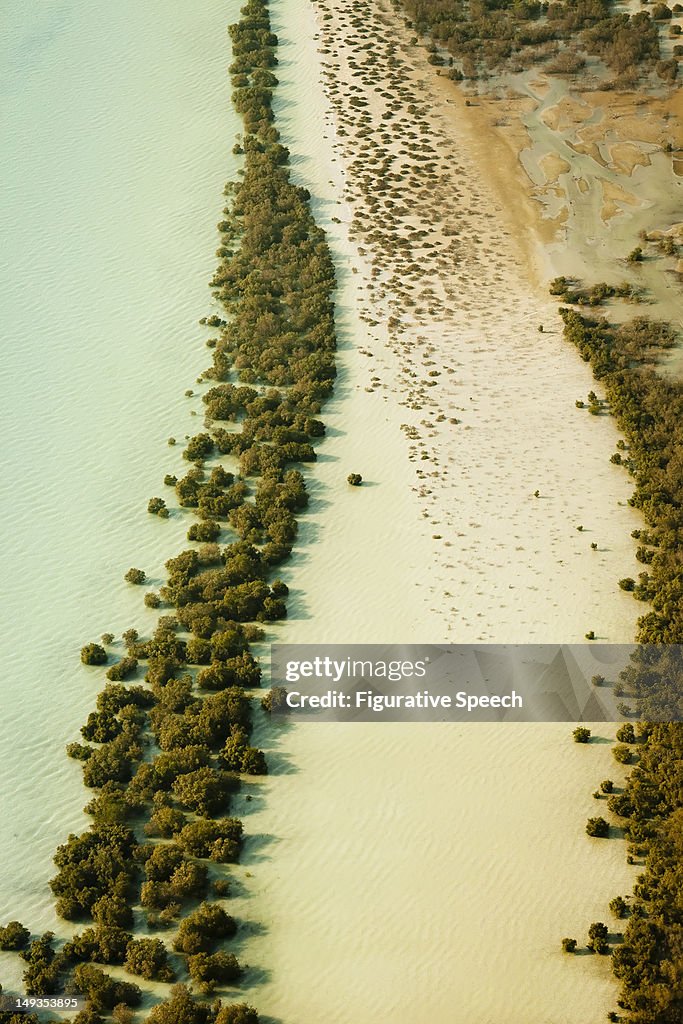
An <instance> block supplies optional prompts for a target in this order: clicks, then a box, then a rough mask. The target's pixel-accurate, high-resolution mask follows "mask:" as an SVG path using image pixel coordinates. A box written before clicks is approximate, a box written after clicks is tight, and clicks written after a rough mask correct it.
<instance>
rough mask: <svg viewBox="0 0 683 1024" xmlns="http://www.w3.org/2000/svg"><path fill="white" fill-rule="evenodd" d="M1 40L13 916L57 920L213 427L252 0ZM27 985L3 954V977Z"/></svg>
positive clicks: (29, 8)
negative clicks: (105, 636) (108, 687)
mask: <svg viewBox="0 0 683 1024" xmlns="http://www.w3.org/2000/svg"><path fill="white" fill-rule="evenodd" d="M3 8H4V10H3V22H4V28H3V34H2V39H1V40H0V51H1V52H0V68H2V69H3V70H2V72H1V73H0V104H1V105H2V109H3V110H4V116H3V122H2V127H1V128H0V147H1V150H2V152H3V155H4V157H5V161H4V163H5V170H4V173H3V181H2V186H1V188H2V191H1V198H0V228H1V231H2V238H3V245H2V250H1V251H0V264H1V266H2V272H1V274H0V309H1V310H2V322H3V333H2V339H1V341H0V345H1V358H0V378H1V387H2V402H1V403H0V417H1V420H2V427H1V429H2V434H1V436H2V439H3V470H2V472H3V484H4V486H3V489H2V499H0V500H1V501H2V506H1V514H2V518H3V527H4V529H3V531H2V566H3V576H4V579H3V586H2V588H1V590H2V597H1V599H0V600H1V601H2V607H1V611H0V616H1V618H0V621H1V622H2V629H1V631H0V645H1V652H0V663H1V664H2V666H3V671H2V676H1V678H0V695H1V697H2V715H0V744H1V746H0V749H2V752H3V771H2V775H1V776H0V864H2V868H3V870H2V872H0V922H2V921H4V920H7V919H8V918H14V917H19V918H20V919H21V920H23V921H24V922H25V923H26V924H27V926H28V927H30V928H31V930H32V931H37V930H39V929H41V928H46V927H54V925H55V924H56V921H55V919H54V917H53V912H52V903H51V899H50V894H49V890H48V888H47V880H48V878H49V877H50V875H51V874H52V864H51V858H52V853H53V851H54V848H55V846H56V845H57V843H58V842H59V841H60V840H62V839H63V838H64V837H65V836H66V834H68V832H69V831H70V830H73V829H75V828H79V827H81V825H82V824H83V823H84V821H85V819H84V817H83V816H82V814H81V812H80V808H81V807H82V805H83V804H84V802H85V799H86V791H85V790H84V789H83V787H82V784H81V780H80V770H79V768H78V766H77V765H76V764H74V763H73V762H70V761H69V760H68V759H67V758H66V757H65V755H64V745H65V744H66V743H67V742H68V741H70V740H71V739H74V738H77V736H78V728H79V726H80V724H81V723H82V721H83V718H84V716H85V714H86V712H87V711H88V710H89V708H90V707H91V706H92V703H93V701H94V697H95V694H96V692H97V689H98V688H99V685H100V682H101V675H99V674H97V673H93V672H92V670H88V669H86V668H84V667H83V666H81V665H80V664H79V659H78V651H79V648H80V646H81V644H82V643H84V642H85V641H87V640H90V639H96V638H98V637H99V635H100V634H101V633H102V632H104V631H108V630H111V631H112V632H114V633H116V634H117V635H118V634H120V632H121V630H122V629H125V628H126V627H128V626H130V625H134V624H135V625H140V624H141V623H142V624H143V625H144V623H145V622H146V621H151V613H149V612H147V613H145V610H144V608H143V607H142V593H141V591H140V589H139V588H134V587H130V586H128V585H127V584H125V583H124V582H123V579H122V577H123V573H124V572H125V571H126V569H128V568H129V567H130V566H131V565H137V566H141V567H142V568H144V569H146V570H147V572H148V574H149V575H151V577H152V579H154V578H155V577H156V578H157V579H158V577H159V575H160V570H161V567H162V565H163V561H164V560H165V559H166V558H168V557H169V554H171V553H172V552H173V550H174V549H175V548H177V547H179V546H180V544H181V542H182V539H183V537H184V533H185V528H186V527H185V525H184V522H183V520H182V519H180V518H174V517H171V519H170V520H169V521H167V522H163V521H161V520H158V519H156V518H154V517H151V516H148V515H147V514H146V511H145V508H146V502H147V499H148V498H149V497H150V496H151V495H154V494H160V493H163V485H162V480H163V475H164V473H165V472H168V471H170V470H171V469H172V468H177V467H178V465H179V463H180V451H179V449H178V448H176V449H172V448H169V447H168V446H167V445H166V439H167V437H168V436H169V435H175V436H177V437H178V438H179V439H182V437H183V436H184V434H186V433H189V432H190V431H193V432H194V430H195V429H196V427H197V424H198V422H200V421H198V420H197V419H193V418H192V417H191V413H190V410H191V409H192V408H193V407H194V408H197V409H198V408H199V406H198V404H197V399H190V400H188V399H186V398H184V397H183V393H184V391H185V389H186V388H187V387H191V386H192V384H193V382H194V380H195V378H196V377H197V375H198V373H199V372H201V370H202V369H203V368H204V367H205V366H206V365H207V364H208V363H209V358H208V353H206V352H205V350H204V348H203V341H204V339H203V336H202V331H201V329H200V328H198V327H197V320H198V319H199V317H200V316H203V315H205V314H206V313H207V312H209V311H210V308H211V307H210V293H209V291H208V288H207V282H208V280H209V278H210V276H211V273H212V270H213V265H214V262H215V257H214V251H215V249H216V246H217V233H216V228H215V225H216V222H217V220H218V219H219V216H220V210H221V206H222V187H223V184H224V182H225V180H226V179H227V178H228V177H229V176H230V175H231V174H232V173H233V170H234V161H233V157H232V155H231V148H232V144H233V141H234V132H235V131H236V130H237V127H238V126H237V123H236V120H235V117H234V114H233V112H232V108H231V106H230V96H229V93H230V89H229V82H228V78H227V65H228V63H229V46H228V37H227V34H226V26H227V24H228V23H229V22H230V21H231V20H234V18H235V15H236V13H237V9H238V4H237V3H236V2H233V0H231V2H229V3H226V2H224V0H196V2H195V3H193V4H191V5H190V4H186V3H181V2H179V0H176V2H172V3H170V4H169V3H162V2H161V0H146V2H145V3H143V4H140V3H136V2H134V0H119V2H118V3H116V4H109V3H104V2H103V0H90V2H87V3H86V2H84V0H61V2H60V0H34V2H33V3H32V4H30V5H27V4H25V3H20V2H18V0H6V2H5V4H4V5H3ZM13 977H16V973H15V968H14V967H13V965H12V964H11V963H10V962H8V959H7V957H3V960H2V961H1V962H0V979H1V980H2V981H3V982H8V981H10V980H11V979H12V978H13Z"/></svg>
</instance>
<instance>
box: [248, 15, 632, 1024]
mask: <svg viewBox="0 0 683 1024" xmlns="http://www.w3.org/2000/svg"><path fill="white" fill-rule="evenodd" d="M316 11H317V20H316V19H314V16H313V10H312V8H311V6H310V5H309V3H308V2H307V0H296V2H283V3H281V4H280V3H276V4H274V6H273V18H274V29H275V31H277V33H278V36H279V37H280V42H281V45H282V51H281V56H282V60H281V64H280V68H279V71H278V74H279V77H280V79H281V82H282V86H283V90H284V93H283V95H284V96H285V97H286V103H283V102H281V103H280V106H279V108H278V110H277V114H278V119H279V123H280V124H281V127H282V129H283V134H284V139H285V141H286V143H287V145H288V146H289V147H290V148H291V150H292V157H293V167H294V173H295V176H296V178H297V180H299V181H301V182H302V183H303V184H305V185H306V186H307V187H309V188H310V190H311V192H312V193H313V195H314V197H315V205H316V214H317V216H318V217H319V218H320V219H321V221H322V222H323V223H324V225H325V227H326V228H328V230H329V232H330V238H331V242H332V245H333V248H334V251H335V255H336V259H337V265H338V267H339V269H340V292H339V306H340V312H341V320H340V323H341V328H342V332H341V340H342V349H341V351H340V368H341V378H340V387H339V389H338V393H337V397H336V398H335V400H334V401H333V402H332V403H331V405H330V406H329V407H328V409H326V420H328V421H329V422H330V424H331V427H332V429H331V431H330V434H329V436H328V438H327V439H326V440H325V442H324V444H323V445H322V447H321V452H322V455H323V457H322V458H321V459H320V461H319V462H318V464H317V465H316V468H315V470H314V472H313V473H312V474H311V481H312V487H313V501H312V505H311V509H310V513H309V515H308V516H307V517H306V519H305V526H304V530H303V533H302V541H303V548H302V552H303V555H302V558H301V559H299V558H297V564H296V565H295V566H293V568H292V572H291V577H290V579H289V580H288V582H290V583H291V584H293V586H294V587H295V588H296V589H295V591H294V593H293V598H294V602H293V606H292V615H291V617H290V619H289V621H288V622H287V624H285V625H283V626H282V628H281V635H282V638H283V639H287V640H289V641H299V642H344V641H346V642H350V641H356V642H363V641H365V642H372V641H382V642H384V641H393V642H397V643H402V642H403V643H404V642H417V641H420V642H422V641H434V642H441V641H444V640H448V641H459V642H470V641H482V640H484V641H499V642H503V641H508V642H515V641H521V640H524V641H526V640H536V641H555V640H557V641H580V640H582V638H583V636H584V633H585V632H586V631H587V630H588V629H595V632H596V634H597V635H598V636H599V637H600V638H602V639H604V640H609V641H627V640H629V639H630V638H631V637H632V635H633V632H634V625H635V619H636V616H637V615H638V614H639V613H640V611H641V610H642V606H639V605H637V604H636V603H634V602H633V601H632V599H630V598H629V597H627V596H626V595H624V594H622V593H621V592H620V591H619V590H618V588H617V584H616V581H617V580H618V579H619V578H620V577H621V576H623V575H627V574H628V575H634V574H635V573H636V572H637V563H636V562H635V560H634V545H633V542H632V541H631V539H630V536H629V535H630V531H631V530H632V529H633V528H634V527H635V526H637V525H640V524H639V520H638V518H637V516H636V514H635V513H634V512H633V510H631V509H630V508H629V507H628V506H627V504H626V502H627V498H628V495H629V493H630V488H629V484H628V480H627V478H626V476H625V475H624V474H623V473H621V472H619V471H618V470H617V469H616V467H614V466H612V465H610V463H609V456H610V454H611V452H612V451H613V450H614V445H615V443H616V440H617V434H616V432H615V428H614V424H613V423H612V421H611V420H610V419H609V418H607V417H589V415H588V414H587V413H585V411H579V410H577V409H576V408H575V405H574V403H575V399H576V398H585V396H586V393H587V392H588V391H589V390H590V389H591V387H593V386H594V385H593V382H592V379H591V375H590V372H589V370H588V368H587V367H586V366H585V365H584V364H583V363H581V362H580V360H579V359H578V358H577V356H576V354H575V353H574V351H573V350H572V349H570V348H569V347H568V346H567V345H565V344H564V343H563V342H562V340H561V336H560V329H559V326H558V322H557V314H556V307H555V305H554V304H553V303H551V302H550V301H549V300H548V299H547V297H546V295H545V294H544V292H543V291H542V290H540V289H539V288H538V287H537V285H536V284H535V283H534V282H535V280H536V277H537V276H538V275H539V274H540V271H539V269H538V267H537V265H536V264H534V262H533V260H534V247H533V244H532V237H533V235H532V229H533V220H532V218H531V216H527V210H528V207H527V206H526V205H525V202H524V199H523V197H522V198H521V199H520V202H519V203H518V204H517V205H516V206H515V207H514V208H510V207H509V205H508V208H505V206H504V203H503V199H502V198H501V193H500V192H499V191H497V188H496V176H495V175H489V174H488V170H489V167H490V160H486V161H482V159H481V153H480V151H479V149H478V147H477V146H476V145H475V144H474V143H473V141H472V129H471V124H470V123H468V122H466V121H465V120H464V117H462V116H461V115H462V111H463V109H464V105H463V101H462V100H460V102H459V103H457V102H456V101H453V100H452V99H451V96H450V94H449V95H446V92H445V88H444V86H445V83H443V82H440V81H439V80H438V79H435V77H434V73H433V69H431V68H430V67H429V66H428V65H427V64H426V61H425V55H424V52H423V51H421V50H419V49H417V48H415V47H412V46H411V45H410V42H409V40H408V38H407V37H406V35H405V33H404V30H403V26H402V23H399V22H398V21H397V20H396V18H395V15H394V14H393V13H392V11H391V9H390V8H389V5H388V4H382V3H372V4H370V5H368V4H363V3H356V4H351V5H349V4H348V3H346V2H342V0H325V2H321V3H319V4H317V5H316ZM316 31H318V33H319V34H318V35H317V36H316ZM390 42H395V43H396V44H397V45H396V47H395V49H394V50H393V51H392V49H391V47H390ZM316 47H319V51H318V52H316ZM321 75H322V77H323V80H324V83H325V95H323V94H322V93H321V91H320V88H319V80H320V76H321ZM326 97H327V98H326ZM352 100H354V101H355V102H353V103H352V102H351V101H352ZM364 114H367V115H368V116H367V118H365V117H363V115H364ZM489 156H490V152H489ZM509 166H510V167H512V166H513V165H512V163H510V165H509ZM520 195H521V193H520ZM540 323H542V324H543V325H544V328H545V329H544V331H543V333H540V332H539V331H538V325H539V324H540ZM349 471H356V472H360V473H362V474H363V476H364V477H365V478H367V479H368V480H369V482H370V484H371V486H369V487H361V488H360V489H354V488H348V489H346V486H345V483H344V481H345V478H346V475H347V473H348V472H349ZM536 489H538V490H539V491H540V497H539V498H535V497H534V494H533V492H534V491H535V490H536ZM579 525H582V526H584V528H585V531H584V532H579V531H577V526H579ZM309 541H314V543H308V542H309ZM591 542H595V543H597V544H598V550H597V551H592V550H591V547H590V544H591ZM597 731H598V734H599V735H600V736H601V737H604V738H605V739H607V737H608V736H609V735H610V734H611V732H613V730H610V729H609V728H607V727H598V729H597ZM570 734H571V726H570V725H540V726H538V725H528V726H519V727H506V726H501V727H491V726H476V727H475V726H471V727H468V726H438V725H434V726H417V725H415V726H398V725H391V724H383V725H377V726H372V725H367V726H361V725H357V726H322V725H309V726H306V725H295V726H289V727H284V728H283V729H282V730H281V731H278V730H272V731H271V730H270V729H269V728H267V727H266V726H265V725H264V726H263V727H262V732H261V734H260V735H259V737H258V739H259V741H260V742H262V743H263V744H264V745H265V746H266V748H267V749H268V752H269V758H270V762H271V765H272V766H273V774H272V775H271V776H270V777H269V778H268V779H267V780H264V781H262V782H257V783H253V784H252V785H251V786H250V787H249V791H248V792H249V795H250V796H252V798H253V799H252V800H251V801H249V802H246V801H245V802H244V803H243V805H242V810H243V811H244V812H245V814H246V823H247V830H248V833H249V835H250V838H249V839H248V841H247V849H246V856H245V859H244V863H243V865H242V866H241V867H240V868H239V869H238V872H239V874H240V878H241V881H242V883H243V895H241V896H240V897H239V898H238V899H237V900H236V901H235V906H236V909H237V910H238V912H239V913H241V914H243V916H244V919H245V928H244V932H243V934H244V936H245V938H244V940H243V956H244V957H245V958H246V959H247V961H248V962H249V963H250V964H251V966H252V971H251V973H250V975H249V978H248V981H247V995H248V997H249V999H251V1000H253V1001H254V1002H255V1003H257V1005H258V1006H259V1007H260V1009H261V1010H262V1012H263V1013H264V1014H266V1015H267V1018H268V1015H270V1016H271V1017H272V1018H273V1019H275V1020H277V1021H293V1020H305V1021H306V1022H307V1024H318V1022H320V1024H322V1022H325V1024H334V1022H339V1024H341V1022H344V1024H346V1022H348V1021H349V1020H372V1021H373V1022H375V1024H385V1022H387V1024H388V1022H390V1021H391V1022H392V1024H396V1022H403V1021H411V1022H416V1024H422V1022H424V1024H445V1022H452V1021H453V1020H458V1021H460V1020H463V1021H464V1020H467V1021H469V1022H471V1024H500V1022H501V1021H505V1022H506V1024H546V1022H547V1024H583V1022H584V1021H585V1020H587V1019H591V1020H594V1019H604V1016H605V1013H606V1011H607V1009H609V1008H610V1007H611V1006H613V1005H614V999H615V988H614V985H613V982H612V980H611V977H610V974H609V967H608V963H607V962H606V960H604V959H602V958H597V957H588V956H587V957H582V958H580V959H573V958H569V957H566V956H564V955H563V954H562V953H561V952H560V945H559V943H560V939H561V938H562V936H563V935H565V934H567V935H572V934H575V935H576V937H577V938H579V940H580V941H585V935H586V930H587V927H588V925H589V924H590V923H591V921H593V920H603V919H604V920H606V921H607V920H609V915H608V910H607V903H608V901H609V899H610V898H611V897H612V896H613V895H614V894H615V893H617V892H627V891H629V889H630V887H631V885H632V883H633V880H634V869H632V868H629V867H627V865H626V864H625V848H624V845H623V844H622V843H620V842H618V841H609V842H601V841H598V840H590V839H588V838H587V837H586V836H585V835H584V833H583V823H584V822H585V819H586V817H588V816H589V814H591V813H595V808H596V804H595V801H594V800H593V799H592V797H591V793H592V791H593V789H594V788H595V787H596V785H597V783H598V782H599V781H600V779H601V778H603V777H605V775H611V776H615V777H616V778H617V779H618V778H619V777H620V776H619V773H618V771H615V770H614V768H613V767H612V766H613V764H614V762H613V759H612V758H611V754H610V745H609V742H603V743H599V744H596V745H595V746H593V747H588V748H580V747H578V746H576V745H575V744H573V743H572V742H571V735H570ZM238 810H239V809H238Z"/></svg>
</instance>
